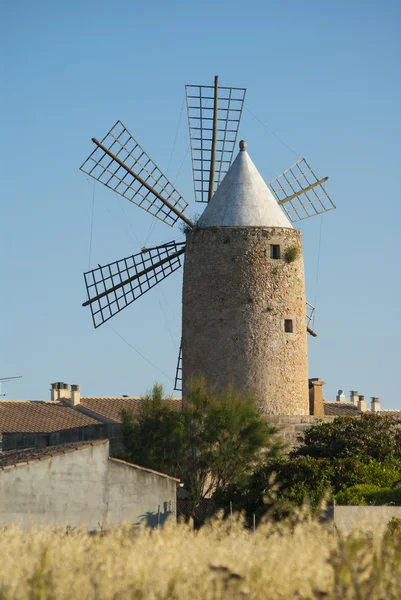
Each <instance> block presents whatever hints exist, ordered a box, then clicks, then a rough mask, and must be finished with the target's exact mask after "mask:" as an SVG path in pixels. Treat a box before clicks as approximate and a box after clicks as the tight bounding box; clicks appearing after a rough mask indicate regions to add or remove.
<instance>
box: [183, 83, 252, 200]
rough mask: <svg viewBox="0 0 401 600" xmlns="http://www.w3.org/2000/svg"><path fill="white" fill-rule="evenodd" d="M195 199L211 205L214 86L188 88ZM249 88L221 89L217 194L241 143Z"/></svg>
mask: <svg viewBox="0 0 401 600" xmlns="http://www.w3.org/2000/svg"><path fill="white" fill-rule="evenodd" d="M185 93H186V99H187V114H188V125H189V136H190V143H191V156H192V175H193V180H194V190H195V200H196V201H197V202H208V192H209V175H210V167H211V154H212V134H213V115H214V86H209V85H203V86H202V85H186V86H185ZM245 93H246V89H245V88H232V87H222V86H219V87H218V111H217V112H218V114H217V141H216V167H215V174H214V186H213V192H214V191H215V190H216V188H217V186H218V185H219V184H220V182H221V180H222V179H223V177H224V175H225V174H226V173H227V171H228V169H229V167H230V165H231V162H232V158H233V152H234V148H235V144H236V140H237V134H238V129H239V124H240V121H241V115H242V108H243V105H244V100H245Z"/></svg>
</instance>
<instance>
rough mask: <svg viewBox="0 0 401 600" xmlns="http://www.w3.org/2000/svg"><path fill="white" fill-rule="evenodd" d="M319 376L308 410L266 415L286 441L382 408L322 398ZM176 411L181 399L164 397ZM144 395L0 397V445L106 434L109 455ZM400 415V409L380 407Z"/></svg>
mask: <svg viewBox="0 0 401 600" xmlns="http://www.w3.org/2000/svg"><path fill="white" fill-rule="evenodd" d="M324 383H325V382H324V381H323V380H322V379H318V378H315V379H310V380H309V415H304V416H297V415H294V416H288V415H270V416H269V419H270V421H272V422H273V423H275V424H277V426H278V427H279V428H280V430H281V435H282V436H283V437H284V438H285V439H286V441H288V443H289V444H290V445H294V444H295V443H296V441H297V436H298V435H299V434H300V433H302V432H303V431H305V430H306V429H308V428H309V427H310V426H311V425H312V424H315V423H318V422H321V421H322V420H323V421H329V422H330V421H333V419H334V418H336V417H339V416H354V417H358V416H359V415H361V414H362V413H363V412H365V411H371V412H383V409H381V407H380V399H379V398H378V397H377V396H373V397H372V398H371V403H370V407H369V408H367V403H366V400H365V397H364V396H362V395H361V394H359V393H358V392H356V391H355V390H353V391H352V392H350V396H349V400H348V401H347V399H346V397H345V394H344V393H342V391H341V390H339V393H338V394H337V396H336V400H335V401H328V400H324V395H323V386H324ZM166 401H168V402H170V403H171V405H172V406H173V407H175V408H176V409H177V410H180V409H181V406H182V400H181V398H168V399H166ZM141 402H142V399H141V398H140V397H138V396H129V395H121V396H84V395H81V390H80V386H79V385H76V384H72V385H69V384H67V383H64V382H57V383H52V384H51V390H50V400H47V401H43V402H36V401H28V400H13V401H4V400H3V401H0V438H1V437H2V443H3V449H4V450H9V449H18V448H29V447H46V446H54V445H58V444H66V443H76V442H83V441H90V440H99V439H108V440H109V442H110V454H111V455H112V456H116V455H118V454H119V453H120V451H121V422H122V412H123V411H127V412H131V413H136V412H137V411H138V410H139V408H140V406H141ZM384 412H385V414H387V415H395V416H400V415H401V411H392V410H386V411H384Z"/></svg>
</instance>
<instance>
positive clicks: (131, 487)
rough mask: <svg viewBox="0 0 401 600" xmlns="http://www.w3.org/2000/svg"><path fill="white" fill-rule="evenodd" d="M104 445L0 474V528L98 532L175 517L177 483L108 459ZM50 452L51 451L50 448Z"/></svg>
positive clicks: (151, 524)
mask: <svg viewBox="0 0 401 600" xmlns="http://www.w3.org/2000/svg"><path fill="white" fill-rule="evenodd" d="M108 446H109V444H108V442H107V441H104V442H103V443H102V442H94V444H93V445H92V446H85V447H84V448H81V449H78V450H74V451H70V452H66V453H64V454H55V455H54V456H52V457H51V458H46V459H45V460H36V461H33V462H31V463H27V464H20V465H18V466H10V467H4V468H3V469H2V470H0V524H1V525H7V524H10V523H15V522H19V523H21V524H22V525H23V526H28V525H29V523H32V522H34V523H36V524H39V525H55V526H57V527H64V526H66V525H67V524H68V525H70V526H73V527H77V526H80V525H81V526H83V527H85V528H88V529H98V528H99V524H104V525H106V526H107V525H109V524H114V523H120V522H122V521H125V520H128V521H130V522H132V523H133V524H135V525H137V524H139V523H141V522H142V521H145V522H146V523H147V524H148V525H150V526H155V525H157V521H158V519H159V521H160V522H163V520H164V519H165V518H166V517H167V516H168V514H172V515H176V487H177V482H176V481H175V480H173V479H171V478H168V477H167V476H165V475H163V474H158V473H155V472H153V471H150V470H147V469H142V468H141V467H135V466H133V465H128V464H127V463H123V462H121V461H118V460H116V459H109V447H108ZM55 450H56V447H55ZM159 513H160V515H159V517H158V514H159Z"/></svg>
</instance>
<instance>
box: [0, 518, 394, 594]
mask: <svg viewBox="0 0 401 600" xmlns="http://www.w3.org/2000/svg"><path fill="white" fill-rule="evenodd" d="M0 554H1V557H2V560H1V566H0V597H1V598H2V600H11V599H12V600H54V599H56V598H57V600H70V598H85V599H86V600H95V599H96V600H109V599H110V598H114V599H115V600H125V599H126V598H130V599H131V598H132V599H135V600H145V599H146V600H148V599H149V600H152V599H153V600H162V599H167V598H169V599H171V600H184V599H185V600H188V599H191V600H240V599H241V600H242V599H244V598H245V599H248V600H273V599H274V600H288V599H290V598H298V599H299V600H313V599H316V600H317V599H323V598H324V599H325V600H340V599H341V600H353V599H354V598H359V599H361V600H362V599H369V600H382V599H384V598H385V599H386V600H398V599H399V598H400V597H401V535H400V524H399V522H397V521H395V520H393V521H392V522H391V523H390V525H389V527H388V530H387V531H386V532H384V533H380V532H376V533H375V534H373V535H364V534H353V535H351V536H349V537H347V538H343V537H342V536H341V535H340V534H338V533H336V532H335V531H334V530H333V528H332V527H326V526H323V525H319V524H318V523H316V522H314V521H312V520H311V519H310V518H309V517H308V515H307V514H306V513H304V514H299V515H298V519H297V521H296V522H294V523H292V525H291V526H286V525H284V524H282V523H280V524H274V523H272V522H270V521H268V522H265V523H263V524H261V525H260V526H259V527H258V528H257V529H256V531H255V532H254V533H253V532H252V530H251V529H249V528H246V527H245V526H244V524H243V521H242V519H241V517H239V516H236V515H234V517H233V518H232V519H226V520H221V519H216V520H213V521H211V522H210V523H208V524H207V525H206V526H205V527H204V528H202V529H201V530H200V531H197V532H194V531H193V530H192V528H191V526H190V525H183V524H181V525H178V526H175V525H173V523H170V524H169V523H167V524H166V525H165V527H164V528H163V529H161V530H159V531H157V530H156V531H155V530H147V529H142V528H141V529H139V530H136V531H132V529H129V528H128V527H126V528H118V529H112V530H110V531H106V532H104V531H103V532H99V533H98V534H97V535H88V533H86V532H84V531H78V530H70V531H68V532H62V531H55V530H51V529H39V528H32V529H30V530H29V531H28V532H26V531H23V530H20V529H18V528H5V529H3V530H2V532H1V537H0Z"/></svg>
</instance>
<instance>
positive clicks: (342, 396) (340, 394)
mask: <svg viewBox="0 0 401 600" xmlns="http://www.w3.org/2000/svg"><path fill="white" fill-rule="evenodd" d="M336 400H337V402H345V394H344V390H338V392H337V396H336Z"/></svg>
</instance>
